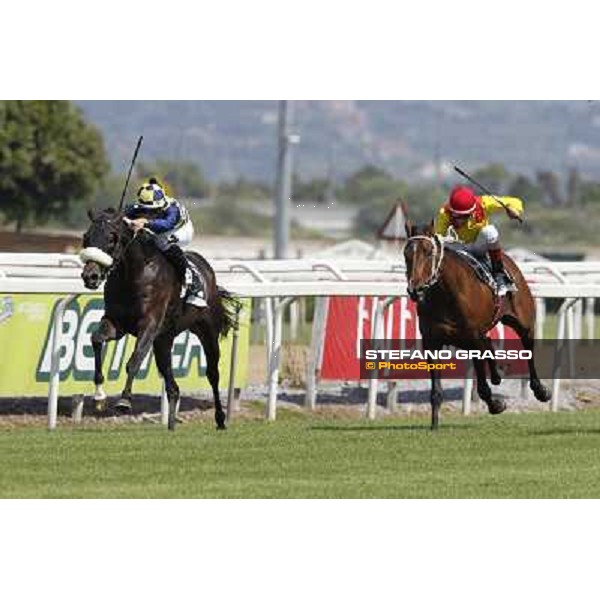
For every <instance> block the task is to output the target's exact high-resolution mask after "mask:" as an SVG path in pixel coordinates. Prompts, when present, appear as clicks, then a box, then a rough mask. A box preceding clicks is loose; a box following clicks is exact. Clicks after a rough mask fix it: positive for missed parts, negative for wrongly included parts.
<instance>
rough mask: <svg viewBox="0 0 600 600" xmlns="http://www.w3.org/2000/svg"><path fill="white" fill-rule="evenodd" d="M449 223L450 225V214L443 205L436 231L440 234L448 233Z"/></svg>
mask: <svg viewBox="0 0 600 600" xmlns="http://www.w3.org/2000/svg"><path fill="white" fill-rule="evenodd" d="M448 225H450V215H448V213H447V212H446V211H445V210H444V207H442V208H440V212H439V213H438V217H437V219H436V222H435V232H436V233H437V234H439V235H446V233H447V231H448Z"/></svg>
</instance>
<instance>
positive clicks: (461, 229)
mask: <svg viewBox="0 0 600 600" xmlns="http://www.w3.org/2000/svg"><path fill="white" fill-rule="evenodd" d="M500 200H501V201H502V202H503V203H504V205H505V206H502V205H501V204H500V203H499V202H498V201H497V200H496V199H495V198H494V197H493V196H477V195H475V192H473V190H471V189H470V188H468V187H466V186H457V187H455V188H454V189H453V190H452V192H451V193H450V197H449V198H448V202H447V203H446V204H444V206H442V208H441V209H440V212H439V214H438V218H437V220H436V226H435V231H436V233H439V234H440V235H446V234H447V233H448V229H449V228H450V226H452V228H453V229H454V231H455V232H456V235H457V236H458V239H459V240H460V241H461V242H463V243H465V244H471V245H473V246H474V247H475V249H476V250H479V251H480V252H485V251H487V252H488V254H489V256H490V262H491V265H492V274H493V276H494V279H495V281H496V284H497V285H498V294H499V295H501V296H503V295H505V294H506V293H507V292H508V291H516V290H515V287H514V284H512V282H511V281H510V279H509V278H508V277H507V275H506V272H505V271H504V266H503V264H502V248H501V246H500V233H499V232H498V229H497V228H496V227H495V225H492V224H491V223H490V221H489V214H490V213H493V212H496V211H499V210H502V209H504V210H506V213H507V214H508V216H509V217H510V218H511V219H516V218H518V217H520V216H521V214H523V202H522V201H521V200H520V199H519V198H512V197H508V196H503V197H502V198H500Z"/></svg>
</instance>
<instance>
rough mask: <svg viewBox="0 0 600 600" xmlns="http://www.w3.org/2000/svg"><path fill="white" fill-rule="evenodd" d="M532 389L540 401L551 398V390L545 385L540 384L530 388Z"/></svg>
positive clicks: (546, 400)
mask: <svg viewBox="0 0 600 600" xmlns="http://www.w3.org/2000/svg"><path fill="white" fill-rule="evenodd" d="M531 389H532V391H533V395H534V396H535V397H536V399H537V400H539V401H540V402H548V401H549V400H550V399H551V398H552V392H551V391H550V390H549V389H548V388H547V387H546V386H545V385H542V384H540V385H539V386H537V387H532V388H531Z"/></svg>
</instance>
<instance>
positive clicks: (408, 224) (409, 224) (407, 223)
mask: <svg viewBox="0 0 600 600" xmlns="http://www.w3.org/2000/svg"><path fill="white" fill-rule="evenodd" d="M413 229H414V225H413V222H412V221H411V220H410V219H406V221H405V222H404V231H406V237H407V238H409V237H412V235H413Z"/></svg>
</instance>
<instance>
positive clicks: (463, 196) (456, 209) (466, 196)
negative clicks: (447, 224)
mask: <svg viewBox="0 0 600 600" xmlns="http://www.w3.org/2000/svg"><path fill="white" fill-rule="evenodd" d="M476 206H477V199H476V196H475V193H474V192H473V190H472V189H471V188H468V187H465V186H462V185H458V186H456V187H455V188H454V189H453V190H452V191H451V192H450V198H449V200H448V210H450V212H451V213H452V214H453V215H470V214H471V213H472V212H473V211H474V210H475V207H476Z"/></svg>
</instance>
